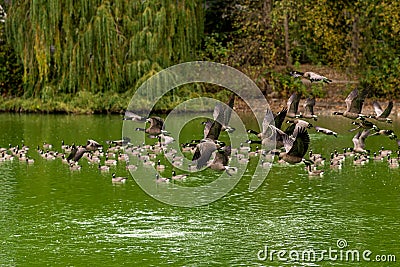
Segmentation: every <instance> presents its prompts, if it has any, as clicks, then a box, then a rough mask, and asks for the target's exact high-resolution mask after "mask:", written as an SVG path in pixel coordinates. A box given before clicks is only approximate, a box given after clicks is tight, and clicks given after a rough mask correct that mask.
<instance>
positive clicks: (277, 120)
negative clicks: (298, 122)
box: [274, 107, 287, 129]
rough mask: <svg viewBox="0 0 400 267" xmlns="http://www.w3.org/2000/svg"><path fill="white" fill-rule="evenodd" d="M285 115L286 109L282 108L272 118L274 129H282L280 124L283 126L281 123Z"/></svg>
mask: <svg viewBox="0 0 400 267" xmlns="http://www.w3.org/2000/svg"><path fill="white" fill-rule="evenodd" d="M286 114H287V108H286V107H284V108H282V110H281V111H279V112H278V113H277V114H276V115H275V117H274V122H275V127H276V128H278V129H281V128H282V124H283V122H284V121H285V117H286Z"/></svg>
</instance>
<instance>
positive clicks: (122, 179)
mask: <svg viewBox="0 0 400 267" xmlns="http://www.w3.org/2000/svg"><path fill="white" fill-rule="evenodd" d="M126 180H128V178H127V177H122V176H120V177H117V176H116V174H115V173H113V174H112V178H111V182H112V183H115V184H117V183H119V184H123V183H125V182H126Z"/></svg>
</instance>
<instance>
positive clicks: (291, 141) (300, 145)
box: [279, 127, 310, 164]
mask: <svg viewBox="0 0 400 267" xmlns="http://www.w3.org/2000/svg"><path fill="white" fill-rule="evenodd" d="M283 144H284V147H285V152H283V153H280V154H279V159H283V160H284V161H286V162H287V163H290V164H295V163H299V162H302V161H303V157H304V155H305V154H306V153H307V150H308V146H309V144H310V137H309V135H308V132H307V130H306V128H303V127H300V128H299V129H298V131H297V135H296V138H292V137H289V136H288V135H285V136H283Z"/></svg>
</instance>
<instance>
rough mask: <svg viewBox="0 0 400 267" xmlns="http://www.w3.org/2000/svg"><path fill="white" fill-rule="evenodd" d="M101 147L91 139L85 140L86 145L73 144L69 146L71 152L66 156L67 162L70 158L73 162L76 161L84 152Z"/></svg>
mask: <svg viewBox="0 0 400 267" xmlns="http://www.w3.org/2000/svg"><path fill="white" fill-rule="evenodd" d="M101 147H102V146H101V145H100V144H99V143H98V142H96V141H94V140H91V139H89V140H87V142H86V145H84V146H76V145H75V144H73V145H72V147H71V152H70V154H69V155H68V157H67V161H68V162H69V161H71V160H72V161H74V162H78V161H79V160H80V159H81V158H82V156H83V155H84V154H85V152H93V151H95V150H97V149H100V148H101Z"/></svg>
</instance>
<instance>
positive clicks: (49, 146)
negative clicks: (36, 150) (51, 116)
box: [43, 142, 53, 149]
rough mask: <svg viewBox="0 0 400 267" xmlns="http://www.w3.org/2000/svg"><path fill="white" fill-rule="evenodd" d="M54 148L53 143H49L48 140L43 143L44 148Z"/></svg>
mask: <svg viewBox="0 0 400 267" xmlns="http://www.w3.org/2000/svg"><path fill="white" fill-rule="evenodd" d="M52 148H53V145H52V144H49V143H46V142H44V143H43V149H52Z"/></svg>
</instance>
